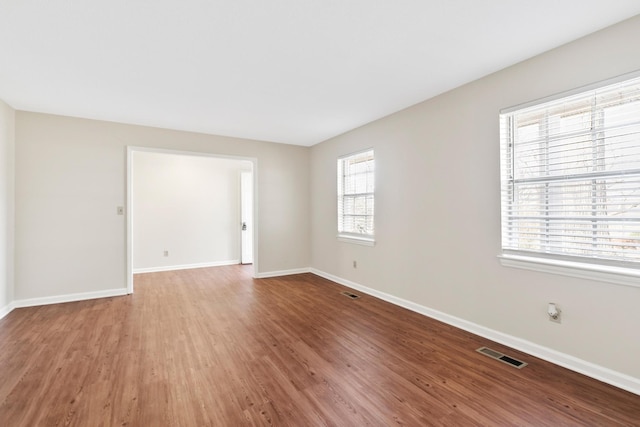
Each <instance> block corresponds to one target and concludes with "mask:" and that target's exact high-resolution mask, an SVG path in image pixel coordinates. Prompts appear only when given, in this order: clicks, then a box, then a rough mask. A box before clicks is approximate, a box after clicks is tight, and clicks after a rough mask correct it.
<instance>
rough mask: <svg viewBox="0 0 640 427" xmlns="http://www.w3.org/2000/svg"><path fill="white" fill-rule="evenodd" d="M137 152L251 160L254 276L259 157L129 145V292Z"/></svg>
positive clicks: (130, 289)
mask: <svg viewBox="0 0 640 427" xmlns="http://www.w3.org/2000/svg"><path fill="white" fill-rule="evenodd" d="M135 152H151V153H163V154H175V155H181V156H199V157H213V158H218V159H230V160H246V161H249V162H251V165H252V173H253V209H252V210H253V277H256V275H257V273H258V271H259V270H258V255H259V254H258V251H257V250H256V248H257V247H258V159H257V158H255V157H244V156H229V155H225V154H216V153H205V152H197V151H183V150H170V149H165V148H154V147H137V146H131V145H129V146H127V191H126V193H127V205H126V208H125V212H126V217H127V218H126V219H127V231H126V233H127V239H126V241H127V250H126V266H127V273H126V274H127V293H128V294H132V293H133V216H134V215H135V212H134V210H133V174H134V173H135V171H134V170H133V154H134V153H135Z"/></svg>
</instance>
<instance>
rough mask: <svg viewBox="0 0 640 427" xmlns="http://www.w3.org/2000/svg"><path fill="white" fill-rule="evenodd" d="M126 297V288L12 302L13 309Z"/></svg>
mask: <svg viewBox="0 0 640 427" xmlns="http://www.w3.org/2000/svg"><path fill="white" fill-rule="evenodd" d="M122 295H127V288H119V289H105V290H104V291H95V292H82V293H78V294H67V295H55V296H51V297H42V298H29V299H21V300H16V301H14V302H13V303H12V304H13V307H14V308H20V307H35V306H38V305H48V304H60V303H63V302H73V301H84V300H89V299H96V298H108V297H118V296H122Z"/></svg>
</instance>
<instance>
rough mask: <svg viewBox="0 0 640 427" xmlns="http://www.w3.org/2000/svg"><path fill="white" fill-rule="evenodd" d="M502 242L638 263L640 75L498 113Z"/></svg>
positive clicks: (514, 249)
mask: <svg viewBox="0 0 640 427" xmlns="http://www.w3.org/2000/svg"><path fill="white" fill-rule="evenodd" d="M500 132H501V136H500V140H501V186H502V248H503V251H504V252H505V253H516V254H518V253H521V254H525V255H532V254H533V255H535V256H542V257H551V258H566V259H569V260H577V261H582V262H585V261H586V262H590V263H598V264H614V265H615V264H624V265H627V266H631V267H637V266H638V265H640V264H633V263H639V262H640V78H634V79H631V80H626V81H624V82H621V83H616V84H612V85H607V86H604V87H601V88H598V89H594V90H589V91H587V92H583V93H579V94H576V95H571V96H568V97H564V98H560V99H556V100H553V101H550V102H546V103H542V104H539V105H534V106H530V107H526V108H522V109H519V110H515V111H511V112H508V113H505V114H501V115H500Z"/></svg>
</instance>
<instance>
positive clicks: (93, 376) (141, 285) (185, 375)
mask: <svg viewBox="0 0 640 427" xmlns="http://www.w3.org/2000/svg"><path fill="white" fill-rule="evenodd" d="M135 289H136V293H135V294H133V295H130V296H126V297H116V298H105V299H99V300H92V301H83V302H74V303H67V304H59V305H50V306H42V307H32V308H22V309H17V310H14V311H13V312H12V313H10V314H9V315H8V316H7V317H6V318H5V319H3V320H0V379H1V381H0V425H1V426H12V427H13V426H62V425H73V426H121V425H127V426H243V425H246V426H263V425H281V426H391V425H405V426H475V425H483V426H528V425H531V426H573V425H575V426H618V425H625V426H640V396H637V395H633V394H631V393H628V392H625V391H622V390H619V389H616V388H614V387H611V386H608V385H606V384H603V383H600V382H598V381H596V380H593V379H589V378H587V377H584V376H581V375H578V374H576V373H573V372H570V371H567V370H565V369H563V368H560V367H558V366H554V365H551V364H549V363H547V362H544V361H541V360H539V359H536V358H533V357H531V356H528V355H525V354H522V353H519V352H517V351H515V350H512V349H508V348H505V347H503V346H501V345H499V344H496V343H492V342H488V341H487V340H484V339H482V338H479V337H476V336H474V335H471V334H469V333H466V332H464V331H460V330H457V329H455V328H453V327H451V326H448V325H445V324H442V323H440V322H437V321H435V320H431V319H429V318H426V317H423V316H421V315H418V314H416V313H412V312H410V311H407V310H404V309H402V308H399V307H395V306H392V305H390V304H388V303H385V302H383V301H380V300H378V299H375V298H373V297H370V296H367V295H362V297H361V298H359V299H356V300H351V299H349V298H347V297H345V296H343V295H341V294H340V292H342V291H344V290H347V289H346V288H344V287H342V286H340V285H337V284H335V283H332V282H329V281H327V280H324V279H322V278H319V277H317V276H314V275H311V274H301V275H295V276H287V277H281V278H273V279H260V280H254V279H252V278H251V268H250V267H243V266H230V267H216V268H207V269H197V270H183V271H176V272H163V273H147V274H141V275H137V276H136V277H135ZM484 345H486V346H488V347H491V348H492V349H494V350H497V351H501V352H504V353H507V354H509V355H511V356H513V357H516V358H518V359H520V360H522V361H524V362H527V363H528V364H529V365H528V366H526V367H525V368H523V369H515V368H513V367H511V366H508V365H506V364H503V363H500V362H498V361H496V360H493V359H491V358H488V357H486V356H483V355H481V354H479V353H477V352H476V351H475V350H476V349H477V348H478V347H481V346H484Z"/></svg>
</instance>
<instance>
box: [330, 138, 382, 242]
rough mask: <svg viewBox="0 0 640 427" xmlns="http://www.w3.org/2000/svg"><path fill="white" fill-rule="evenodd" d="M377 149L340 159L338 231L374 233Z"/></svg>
mask: <svg viewBox="0 0 640 427" xmlns="http://www.w3.org/2000/svg"><path fill="white" fill-rule="evenodd" d="M374 165H375V162H374V158H373V151H372V150H370V151H366V152H363V153H358V154H355V155H353V156H348V157H345V158H342V159H339V160H338V231H339V232H344V233H355V234H365V235H371V236H372V235H373V222H374V221H373V214H374V211H373V206H374Z"/></svg>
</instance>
